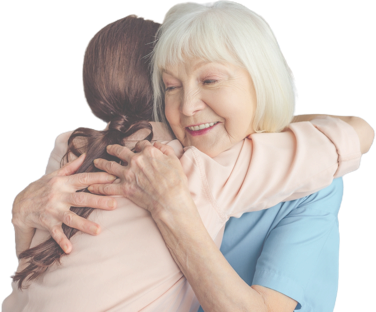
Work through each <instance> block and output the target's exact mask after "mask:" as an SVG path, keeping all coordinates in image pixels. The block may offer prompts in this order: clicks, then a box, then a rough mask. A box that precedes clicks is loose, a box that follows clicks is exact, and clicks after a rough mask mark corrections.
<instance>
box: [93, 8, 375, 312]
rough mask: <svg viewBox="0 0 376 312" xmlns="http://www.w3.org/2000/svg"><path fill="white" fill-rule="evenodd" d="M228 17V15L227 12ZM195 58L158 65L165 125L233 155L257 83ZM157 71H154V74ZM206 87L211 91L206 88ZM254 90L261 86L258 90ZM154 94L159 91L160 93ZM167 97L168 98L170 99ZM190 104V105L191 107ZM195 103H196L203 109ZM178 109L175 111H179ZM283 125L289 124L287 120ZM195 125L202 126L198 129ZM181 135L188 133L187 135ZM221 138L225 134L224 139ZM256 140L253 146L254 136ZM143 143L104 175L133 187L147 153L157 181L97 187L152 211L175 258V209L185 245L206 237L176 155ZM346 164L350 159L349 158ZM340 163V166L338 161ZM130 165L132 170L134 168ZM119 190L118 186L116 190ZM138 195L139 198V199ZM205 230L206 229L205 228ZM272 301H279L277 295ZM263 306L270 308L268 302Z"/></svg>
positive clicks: (226, 65)
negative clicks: (123, 164)
mask: <svg viewBox="0 0 376 312" xmlns="http://www.w3.org/2000/svg"><path fill="white" fill-rule="evenodd" d="M230 8H231V7H230ZM172 12H173V14H168V15H167V18H166V29H168V27H172V26H175V25H174V23H172V26H171V25H170V26H168V25H169V23H168V21H169V18H171V17H173V18H174V17H176V15H174V14H176V10H174V9H172ZM229 12H231V10H230V11H229ZM183 13H184V14H185V13H187V12H186V10H183ZM184 14H183V16H184ZM183 16H182V17H183ZM183 29H184V28H183ZM167 33H168V32H167ZM163 36H164V33H163V31H162V35H161V37H160V42H161V44H160V45H159V47H160V46H162V47H163V40H162V39H163ZM190 47H192V45H190ZM193 47H194V43H193ZM218 48H220V47H218ZM162 51H163V48H162ZM172 51H173V50H172ZM183 51H185V52H188V53H186V55H188V56H186V55H184V57H188V59H189V58H190V57H189V50H187V49H185V50H183ZM219 51H220V49H219ZM194 55H195V54H193V56H194ZM155 56H156V57H155V59H156V62H155V63H156V64H158V60H157V59H158V48H157V50H156V54H155ZM191 56H192V55H191ZM184 57H183V59H184ZM197 57H199V58H201V59H200V60H199V62H197V61H198V60H195V59H194V58H193V59H191V60H190V63H189V64H188V65H189V66H183V67H181V65H182V64H181V63H179V62H178V64H177V66H176V68H174V66H173V65H172V64H165V65H162V66H161V65H159V66H160V67H161V68H162V69H163V70H164V73H163V76H167V77H162V78H163V80H164V84H165V85H166V89H167V91H166V95H165V104H166V107H165V112H166V117H167V120H168V121H169V123H170V126H171V128H172V130H173V132H174V134H175V135H176V136H177V138H178V139H179V140H180V142H181V143H183V144H184V146H189V145H192V146H195V147H196V148H197V149H198V150H200V151H201V152H204V154H206V155H209V156H212V157H214V156H217V155H218V154H220V153H221V152H223V151H226V150H234V147H235V146H236V145H239V143H241V142H242V141H243V140H244V138H245V137H247V136H248V135H250V134H251V133H253V132H254V131H253V129H252V128H253V127H252V125H254V122H253V113H254V112H253V110H256V111H257V109H258V107H259V105H258V101H259V100H258V96H257V106H256V107H255V105H254V106H253V107H252V105H249V104H250V103H255V102H256V97H255V94H257V92H255V90H254V89H253V84H255V83H254V82H253V80H254V78H252V79H250V76H249V71H247V70H244V69H243V68H241V67H240V66H239V64H237V63H236V62H233V61H234V60H233V59H231V58H230V59H227V60H226V58H223V59H221V60H220V61H221V62H219V63H218V61H219V60H216V59H212V60H211V62H210V55H208V54H206V55H200V54H199V53H198V54H197ZM191 58H192V57H191ZM202 60H205V61H206V62H204V64H199V63H202V62H201V61H202ZM196 65H200V66H196ZM157 66H158V65H157ZM190 66H192V68H193V67H197V71H200V73H201V75H203V76H205V77H202V78H200V79H197V77H196V76H195V77H194V79H192V69H191V68H190ZM208 68H209V69H208ZM158 70H159V68H158ZM158 70H157V71H155V73H156V74H157V75H158ZM205 70H206V71H207V72H208V71H209V72H210V74H209V75H207V76H208V77H206V75H205ZM207 72H206V74H207ZM193 73H195V74H197V72H195V71H193ZM226 74H227V79H226ZM168 76H171V77H168ZM193 76H194V75H193ZM156 77H157V78H158V76H156ZM156 81H157V79H156ZM193 81H195V82H196V83H198V82H200V84H201V83H202V86H201V85H200V87H199V88H197V89H194V90H191V89H190V88H189V87H190V86H191V84H190V83H192V82H193ZM157 82H158V81H157ZM217 82H218V84H219V86H218V85H217V86H216V83H217ZM179 83H180V85H179ZM186 83H188V85H186ZM207 84H208V85H209V86H207ZM211 84H214V85H215V86H210V85H211ZM193 85H194V84H193ZM256 86H257V84H255V89H256V90H257V87H256ZM196 87H197V86H196ZM258 87H260V85H259V86H258ZM179 89H180V90H184V92H187V93H188V94H190V95H193V97H192V99H190V101H188V102H187V103H186V97H185V96H181V94H179V92H181V91H179ZM156 90H157V91H158V89H156ZM190 91H193V92H190ZM231 91H233V92H234V93H233V94H236V97H233V98H231V99H230V98H229V95H231V96H232V95H233V94H231V93H230V92H231ZM168 93H170V94H171V95H168ZM169 96H170V97H169ZM197 96H198V98H197ZM179 98H181V99H183V101H184V103H183V104H182V105H181V107H180V104H179V103H177V100H176V99H178V101H179ZM156 99H157V100H158V99H160V95H158V92H157V94H156ZM169 99H170V101H169ZM174 99H175V100H174ZM197 99H199V101H196V102H195V100H197ZM212 99H215V100H216V101H215V102H213V100H212ZM191 100H193V102H191ZM230 100H231V102H230ZM226 101H227V103H226ZM232 101H234V102H232ZM176 104H179V105H176ZM198 104H200V105H201V106H200V105H198ZM226 104H231V105H232V106H231V110H232V112H229V110H228V108H226V107H225V106H226ZM197 105H198V106H197ZM221 105H222V106H221ZM176 109H178V111H177V110H176ZM192 109H193V110H192ZM203 113H204V114H203ZM242 113H244V116H242V115H241V114H242ZM269 116H270V114H269ZM243 117H244V118H243ZM290 117H291V116H290ZM195 118H197V120H195ZM203 118H206V119H207V120H202V119H203ZM189 119H192V120H191V121H190V122H191V123H188V124H187V122H188V121H189ZM200 119H201V120H200ZM277 119H278V118H276V119H275V120H272V121H271V122H270V123H269V126H271V127H272V128H270V129H268V128H267V127H266V125H267V123H266V122H264V129H262V128H260V129H257V131H259V130H264V131H265V130H269V131H278V130H280V129H279V128H278V127H282V128H283V127H284V126H285V125H287V123H288V122H286V124H285V125H283V123H282V124H278V122H277V124H276V120H277ZM286 120H288V118H287V119H286ZM203 121H204V122H203ZM234 121H237V122H238V123H239V124H238V125H235V123H234ZM277 121H278V120H277ZM193 122H196V123H193ZM197 122H201V124H200V123H197ZM358 122H361V121H358ZM260 124H262V123H260ZM322 126H323V125H321V128H323V127H322ZM273 127H277V128H276V129H273ZM318 127H319V128H320V125H318ZM354 127H355V129H358V130H359V127H357V126H356V125H355V124H354ZM110 128H111V126H110ZM218 129H220V130H218ZM185 131H186V132H187V133H185ZM213 131H214V134H216V135H217V136H215V135H214V137H212V136H211V137H210V135H211V134H213ZM215 131H219V133H218V132H217V133H216V132H215ZM221 131H222V132H221ZM188 134H189V135H191V137H189V136H188ZM223 134H225V135H224V136H223ZM208 136H209V139H210V140H209V141H205V139H207V137H208ZM195 137H197V138H195ZM277 137H279V136H277ZM202 138H204V141H203V140H202ZM218 139H221V140H218ZM254 140H255V141H256V137H255V139H254ZM203 142H204V143H210V144H211V145H210V144H209V145H208V144H203ZM361 142H362V143H363V144H362V150H363V152H364V151H365V150H366V149H367V148H368V146H367V142H364V141H363V140H361ZM145 144H146V143H145V142H144V143H141V144H140V145H139V148H140V149H143V152H142V153H141V154H140V156H139V157H137V158H134V157H135V156H134V155H132V154H129V151H126V150H125V151H124V150H123V151H120V152H119V150H115V151H114V152H112V153H113V154H117V156H118V157H120V158H123V159H124V160H125V161H129V162H130V166H129V167H128V169H125V171H124V172H125V173H124V172H123V170H124V169H123V168H121V167H118V168H116V166H114V165H112V166H111V167H110V168H107V170H108V171H111V172H112V173H116V174H117V175H118V176H119V177H124V176H126V177H127V178H128V179H130V180H128V182H130V183H131V184H132V183H134V181H132V177H133V175H132V174H131V175H129V172H130V170H131V171H132V170H133V171H135V170H137V165H139V164H140V161H141V164H142V162H143V161H144V160H145V155H146V156H147V155H149V153H151V154H150V155H152V156H153V155H154V157H152V159H151V165H157V167H154V169H156V170H155V171H154V169H153V173H154V174H156V176H155V177H153V176H151V177H150V176H149V177H148V179H149V181H151V184H150V185H146V187H145V185H144V184H143V183H142V182H143V177H144V176H143V175H142V174H141V173H140V172H137V177H138V182H140V183H141V184H140V185H138V186H136V188H135V187H132V188H133V190H136V192H129V189H128V185H126V186H125V187H122V186H123V183H118V185H113V186H110V187H108V186H106V187H105V188H100V189H102V190H105V192H106V193H113V192H114V191H115V193H116V192H117V191H121V192H120V193H118V194H119V195H125V196H128V197H129V198H131V199H133V200H134V201H135V202H137V203H138V204H140V205H144V206H145V205H146V206H147V207H148V208H149V209H150V211H151V212H152V215H153V217H154V219H155V221H156V222H157V225H158V226H159V229H160V230H161V232H162V234H164V237H165V239H166V242H167V244H168V246H169V247H170V250H172V251H173V253H172V255H173V256H174V255H176V254H175V253H174V252H176V247H178V246H176V245H170V244H169V243H170V242H171V238H169V237H168V235H169V233H168V230H169V229H168V227H164V226H163V222H166V220H167V221H168V219H169V218H170V217H171V216H172V217H173V218H176V217H179V216H180V214H179V213H178V211H177V210H176V208H177V207H179V209H183V213H184V215H185V217H184V220H183V219H180V220H177V221H178V222H177V223H175V226H176V224H178V225H179V224H180V225H182V227H181V229H180V230H181V233H182V234H183V235H184V230H185V229H186V227H187V225H188V226H194V228H195V229H196V230H198V231H197V232H196V233H191V234H190V236H191V237H190V239H189V240H192V239H193V240H194V239H197V238H198V240H197V242H200V243H201V242H202V243H205V235H206V236H207V234H205V232H202V231H201V230H202V229H201V225H202V222H201V220H200V217H199V215H198V214H197V210H195V209H196V207H195V205H194V203H193V201H192V199H191V197H190V196H191V195H190V194H189V191H188V190H187V185H186V184H185V183H184V181H185V177H184V173H183V172H182V170H181V169H179V166H180V164H179V162H177V161H176V160H177V159H176V156H174V153H172V150H169V149H168V148H167V149H166V147H165V146H163V145H157V146H158V147H159V149H160V150H162V151H164V152H165V153H166V154H167V157H164V156H163V155H162V154H159V155H158V153H157V154H155V153H156V150H155V151H153V149H151V148H150V147H146V148H145ZM200 144H201V145H200ZM208 147H210V148H208ZM109 152H110V153H111V150H109ZM340 156H341V155H340ZM348 156H349V155H348ZM132 158H133V159H138V160H135V161H132V160H131V159H132ZM156 159H158V160H161V162H159V163H158V162H157V163H156V162H155V160H156ZM349 160H351V158H350V159H349ZM148 161H150V159H146V162H145V164H146V165H148ZM340 161H341V162H343V161H342V160H340ZM345 161H348V159H345ZM103 163H104V162H103V161H102V163H101V162H98V163H97V166H98V167H101V166H103V168H104V169H105V168H106V165H105V163H104V164H103ZM163 163H167V164H168V165H169V168H168V171H165V169H166V166H165V165H164V164H163ZM134 165H136V167H135V166H134ZM151 168H153V166H152V167H150V166H149V167H148V169H151ZM161 169H162V170H161ZM171 169H172V170H171ZM173 169H175V170H173ZM119 170H121V172H119ZM115 171H116V172H115ZM127 172H128V174H127ZM144 173H147V174H150V173H151V172H150V171H148V170H146V171H145V172H144ZM161 174H162V176H163V177H164V179H160V178H161V177H160V176H159V175H161ZM176 174H177V175H176ZM174 175H175V176H174ZM102 179H105V178H104V176H103V175H102ZM158 179H159V180H158ZM144 181H145V180H144ZM157 181H163V183H162V186H163V185H164V187H166V186H167V187H168V189H167V193H166V189H164V188H163V187H161V188H160V187H159V186H160V185H158V182H157ZM123 182H124V181H123ZM174 182H177V183H176V184H175V183H174ZM171 184H172V185H173V186H174V187H171V188H170V187H169V185H171ZM119 186H121V187H120V188H119ZM148 187H149V189H148ZM261 187H262V185H261ZM95 190H97V191H98V188H97V186H93V191H95ZM138 191H140V192H138ZM144 192H147V193H148V196H143V193H144ZM140 196H141V197H142V198H140ZM155 196H157V197H155ZM160 196H165V199H164V200H162V201H161V199H162V198H161V197H160ZM155 198H157V199H158V200H157V201H155ZM306 201H307V200H306ZM165 208H170V210H169V211H167V214H166V211H165V210H164V209H165ZM184 208H185V209H184ZM238 210H243V211H245V210H247V209H245V208H244V207H243V208H242V207H239V209H238ZM166 217H167V219H166ZM197 217H198V218H197ZM195 219H196V220H195ZM187 221H193V223H189V224H187ZM170 225H171V224H170ZM174 229H175V230H176V228H174V227H173V230H174ZM203 229H204V230H205V228H203ZM166 230H167V232H166ZM205 231H206V230H205ZM166 233H167V236H165V235H166ZM200 233H201V234H200ZM170 234H174V233H173V231H171V232H170ZM185 234H186V233H185ZM196 234H199V235H204V236H203V237H200V236H198V237H197V236H196ZM201 238H204V239H203V240H201ZM169 239H170V240H169ZM209 239H210V237H209ZM181 243H183V242H181ZM183 244H184V243H183ZM209 244H210V243H209ZM209 247H210V245H209ZM198 250H200V249H198ZM202 255H205V253H203V254H202ZM216 255H218V250H217V252H214V253H213V256H214V257H215V256H216ZM191 256H194V254H192V255H190V257H191ZM218 259H219V262H218V264H221V261H222V260H221V258H218ZM175 260H177V263H178V264H179V266H180V268H181V269H182V270H183V272H184V273H186V272H187V273H189V269H188V268H187V267H184V264H182V263H181V261H180V260H181V259H179V258H175ZM196 264H197V263H196ZM222 264H224V263H223V261H222ZM213 269H215V267H213ZM226 270H227V271H228V269H226V267H225V271H224V272H217V273H218V276H217V278H219V279H222V277H223V274H224V273H226ZM213 272H214V271H213ZM195 275H196V276H195V277H193V279H192V276H190V274H186V277H187V278H188V280H190V279H192V282H193V284H192V286H193V287H194V289H195V291H196V293H197V295H198V296H199V299H200V302H202V304H203V305H204V307H205V306H206V307H207V310H208V311H210V310H218V305H217V304H214V305H213V304H212V303H210V302H209V303H208V302H206V301H205V298H204V297H203V293H202V292H201V293H200V291H201V289H200V287H198V285H197V284H195V279H197V277H200V278H202V276H201V274H199V271H198V272H195ZM209 276H210V275H209ZM125 278H126V277H125ZM190 281H191V280H190ZM239 281H240V280H239V279H233V278H231V277H230V279H229V280H228V282H231V283H232V284H233V283H234V282H239ZM235 285H236V284H235ZM237 287H240V289H242V290H243V293H240V295H241V296H242V295H243V294H245V292H244V291H245V288H244V286H243V284H240V285H238V286H237ZM214 290H215V289H214ZM220 290H221V289H220ZM223 290H225V288H223V289H222V290H221V291H223ZM258 290H259V291H260V292H262V293H263V294H265V290H264V289H262V288H261V289H258ZM204 291H206V289H204ZM211 291H213V289H211ZM204 294H205V293H204ZM252 294H253V292H251V295H252ZM238 295H239V294H238ZM276 298H277V299H279V297H278V296H277V297H276ZM225 299H226V298H225ZM243 299H244V300H245V299H246V298H245V297H243ZM251 299H252V300H253V299H254V300H253V301H251V302H250V303H251V304H252V305H253V306H256V305H257V304H260V301H258V298H252V297H251ZM274 299H275V298H274ZM274 299H273V300H272V303H273V304H276V303H277V302H276V301H275V300H274ZM244 300H243V301H244ZM268 300H271V299H270V298H269V299H268ZM281 300H285V298H284V297H282V299H281ZM266 302H267V303H268V301H267V300H266ZM246 303H247V302H239V303H238V302H235V304H242V305H244V304H246ZM292 304H295V305H296V302H292ZM221 308H223V309H224V310H234V309H235V306H234V305H232V306H231V305H228V304H227V305H223V306H222V307H221Z"/></svg>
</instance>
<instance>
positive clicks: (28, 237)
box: [13, 222, 35, 257]
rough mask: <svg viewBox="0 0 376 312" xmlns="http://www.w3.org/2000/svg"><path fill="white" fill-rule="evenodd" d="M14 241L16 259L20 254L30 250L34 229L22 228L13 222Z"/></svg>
mask: <svg viewBox="0 0 376 312" xmlns="http://www.w3.org/2000/svg"><path fill="white" fill-rule="evenodd" d="M13 227H14V234H15V241H16V255H17V257H18V256H19V255H20V253H21V252H23V251H25V250H27V249H29V248H30V245H31V241H32V239H33V236H34V233H35V229H34V228H28V229H26V228H22V227H21V226H19V225H17V224H15V223H14V222H13Z"/></svg>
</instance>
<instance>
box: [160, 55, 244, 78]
mask: <svg viewBox="0 0 376 312" xmlns="http://www.w3.org/2000/svg"><path fill="white" fill-rule="evenodd" d="M234 66H237V65H235V64H231V63H229V62H225V61H222V60H219V61H211V60H206V59H199V58H196V59H188V60H185V61H184V62H179V63H175V64H170V65H168V66H166V68H163V69H162V70H161V73H162V74H168V75H172V76H175V75H179V74H182V73H184V74H193V73H196V72H198V71H200V69H212V70H217V71H228V70H231V69H232V68H233V67H234Z"/></svg>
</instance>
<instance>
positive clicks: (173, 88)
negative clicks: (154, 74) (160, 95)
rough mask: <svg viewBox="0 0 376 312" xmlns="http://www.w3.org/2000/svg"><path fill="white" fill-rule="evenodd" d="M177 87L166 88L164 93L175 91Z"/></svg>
mask: <svg viewBox="0 0 376 312" xmlns="http://www.w3.org/2000/svg"><path fill="white" fill-rule="evenodd" d="M176 88H177V87H168V88H166V89H165V92H168V91H172V90H175V89H176Z"/></svg>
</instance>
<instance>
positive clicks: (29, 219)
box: [12, 154, 116, 253]
mask: <svg viewBox="0 0 376 312" xmlns="http://www.w3.org/2000/svg"><path fill="white" fill-rule="evenodd" d="M84 159H85V154H83V155H81V156H80V157H79V158H77V159H75V160H74V161H72V162H70V163H67V164H66V165H65V166H64V167H62V168H60V169H59V170H56V171H54V172H52V173H50V174H47V175H44V176H43V177H42V178H40V179H39V180H37V181H35V182H33V183H31V184H30V185H29V186H28V187H26V188H25V189H24V190H23V191H22V192H21V193H19V194H18V195H17V197H16V198H15V200H14V203H13V209H12V214H13V218H12V223H13V225H14V227H15V229H16V231H18V232H22V233H25V234H26V233H30V231H33V229H34V228H38V229H46V230H48V232H49V233H50V234H51V236H52V238H53V239H54V240H55V241H56V242H57V243H58V244H59V246H60V247H61V248H62V249H63V250H64V252H66V253H69V252H70V251H71V250H72V244H71V242H70V241H69V239H68V238H67V237H66V236H65V234H64V232H63V230H62V224H63V223H65V224H66V225H68V226H70V227H72V228H75V229H78V230H80V231H82V232H85V233H88V234H91V235H96V234H99V232H100V226H99V225H98V224H96V223H94V222H92V221H89V220H87V219H85V218H82V217H80V216H77V215H76V214H75V213H74V212H72V211H70V207H71V206H73V207H91V208H99V209H104V210H113V209H115V208H116V201H115V199H113V198H111V197H105V196H96V195H93V194H89V193H85V192H78V193H77V192H76V191H77V190H81V189H84V188H86V187H88V186H89V185H90V184H94V183H111V182H113V181H114V180H115V179H116V177H114V176H112V175H109V174H108V173H106V172H95V173H94V172H92V173H79V174H75V175H73V173H75V172H76V171H77V170H78V168H79V167H80V166H81V164H82V163H83V161H84ZM24 237H26V235H24ZM31 237H32V236H31ZM17 244H18V243H17V236H16V245H17ZM20 244H21V242H20ZM24 245H25V244H24ZM28 246H30V242H29V244H28Z"/></svg>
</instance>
